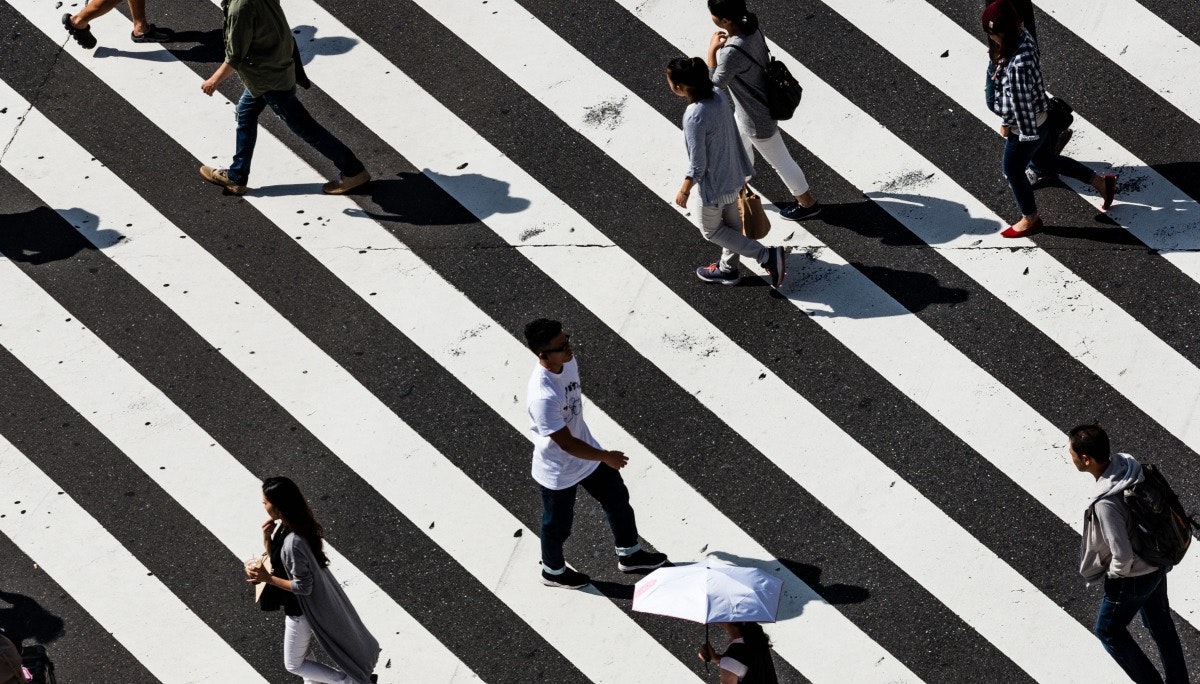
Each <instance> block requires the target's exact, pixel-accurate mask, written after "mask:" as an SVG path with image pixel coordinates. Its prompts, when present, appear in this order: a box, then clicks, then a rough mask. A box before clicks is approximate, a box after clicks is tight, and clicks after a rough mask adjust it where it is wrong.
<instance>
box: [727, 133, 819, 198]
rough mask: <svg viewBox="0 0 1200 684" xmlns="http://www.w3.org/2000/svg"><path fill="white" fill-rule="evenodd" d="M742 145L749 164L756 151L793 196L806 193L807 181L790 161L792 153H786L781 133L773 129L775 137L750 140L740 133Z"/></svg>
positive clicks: (798, 167) (797, 165)
mask: <svg viewBox="0 0 1200 684" xmlns="http://www.w3.org/2000/svg"><path fill="white" fill-rule="evenodd" d="M742 144H743V145H745V147H746V154H748V155H750V161H751V162H753V161H754V150H758V151H759V153H760V154H762V156H763V159H766V160H767V163H768V164H770V165H771V168H773V169H775V173H777V174H779V177H780V178H781V179H783V184H784V185H786V186H787V189H788V191H789V192H791V193H792V194H793V195H795V196H797V197H799V196H800V195H803V194H804V193H806V192H808V179H807V178H805V177H804V171H803V170H802V169H801V168H800V165H799V164H797V163H796V160H795V159H792V153H791V152H788V148H787V145H785V144H784V143H783V133H781V132H780V131H779V129H778V128H776V129H775V135H773V136H771V137H769V138H751V137H750V136H748V135H746V134H745V133H742Z"/></svg>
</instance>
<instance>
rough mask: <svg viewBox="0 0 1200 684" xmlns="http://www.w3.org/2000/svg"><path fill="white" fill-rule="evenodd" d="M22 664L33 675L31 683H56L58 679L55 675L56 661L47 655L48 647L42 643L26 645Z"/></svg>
mask: <svg viewBox="0 0 1200 684" xmlns="http://www.w3.org/2000/svg"><path fill="white" fill-rule="evenodd" d="M21 664H22V665H24V666H25V669H27V670H29V674H31V675H33V679H31V680H29V681H30V684H55V683H56V682H57V681H58V679H57V678H56V677H55V676H54V663H52V662H50V657H49V656H47V655H46V647H45V646H42V645H41V644H32V645H30V646H26V647H25V648H24V649H22V651H21Z"/></svg>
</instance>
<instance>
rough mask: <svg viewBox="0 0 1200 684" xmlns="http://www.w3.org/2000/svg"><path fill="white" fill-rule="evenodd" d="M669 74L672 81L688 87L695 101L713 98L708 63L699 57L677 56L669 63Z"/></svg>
mask: <svg viewBox="0 0 1200 684" xmlns="http://www.w3.org/2000/svg"><path fill="white" fill-rule="evenodd" d="M667 75H668V76H670V77H671V82H672V83H674V84H675V85H678V86H683V87H684V88H686V89H687V91H688V94H689V95H690V96H691V99H692V101H693V102H695V101H697V100H709V99H712V96H713V84H712V79H711V78H709V76H708V65H707V64H705V62H704V60H702V59H700V58H699V57H676V58H675V59H673V60H671V61H670V63H668V64H667Z"/></svg>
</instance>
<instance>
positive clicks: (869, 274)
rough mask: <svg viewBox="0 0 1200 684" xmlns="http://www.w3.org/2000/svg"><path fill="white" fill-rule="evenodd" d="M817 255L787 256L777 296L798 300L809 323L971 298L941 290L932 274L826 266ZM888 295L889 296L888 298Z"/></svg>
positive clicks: (958, 290)
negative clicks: (785, 275)
mask: <svg viewBox="0 0 1200 684" xmlns="http://www.w3.org/2000/svg"><path fill="white" fill-rule="evenodd" d="M819 257H820V253H819V251H817V252H812V251H805V252H800V253H796V252H793V253H791V254H790V255H788V273H791V274H794V275H790V276H788V278H787V281H786V283H785V285H784V289H783V292H782V294H783V295H785V296H787V297H788V298H789V299H793V300H798V301H802V302H803V304H802V307H803V309H804V311H805V313H807V314H808V315H809V316H812V317H814V318H854V319H867V318H884V317H888V316H907V315H909V314H910V313H917V312H920V311H923V310H925V309H926V308H928V307H930V306H938V305H946V306H954V305H956V304H962V303H963V302H965V301H967V299H968V297H970V292H968V291H967V290H964V289H962V288H958V287H943V286H942V285H940V284H939V283H938V279H937V278H936V277H934V276H933V275H931V274H928V273H921V272H919V271H905V270H901V269H894V268H888V267H886V266H867V265H863V264H845V263H829V262H826V261H821V260H820V258H819ZM864 276H865V277H866V278H867V279H868V280H870V281H871V282H872V283H874V284H875V285H876V286H878V287H879V288H881V289H882V290H883V292H882V293H879V294H878V295H874V294H872V293H871V292H870V291H869V290H870V288H864V287H863V282H862V278H863V277H864ZM889 295H890V296H889Z"/></svg>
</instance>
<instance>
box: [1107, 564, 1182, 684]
mask: <svg viewBox="0 0 1200 684" xmlns="http://www.w3.org/2000/svg"><path fill="white" fill-rule="evenodd" d="M1139 614H1140V615H1141V616H1142V624H1143V625H1145V627H1146V630H1147V631H1148V632H1150V637H1151V638H1152V639H1154V643H1155V645H1156V646H1158V656H1159V658H1161V659H1162V663H1163V669H1164V670H1165V671H1166V681H1167V684H1187V681H1188V673H1187V664H1186V663H1184V660H1183V647H1182V646H1180V644H1179V633H1178V632H1176V631H1175V621H1174V620H1172V619H1171V607H1170V605H1169V604H1168V603H1167V572H1166V570H1165V569H1162V568H1160V569H1158V570H1155V571H1154V572H1152V573H1150V574H1149V575H1142V576H1140V577H1122V578H1117V579H1113V578H1111V577H1105V578H1104V600H1103V601H1101V602H1100V614H1099V615H1097V616H1096V626H1095V627H1094V628H1093V631H1094V632H1095V633H1096V636H1097V637H1100V643H1102V644H1104V650H1106V651H1108V653H1109V655H1111V656H1112V657H1113V660H1116V661H1117V664H1118V665H1120V666H1121V667H1122V669H1124V670H1125V672H1126V674H1128V675H1129V677H1130V678H1131V679H1132V680H1133V681H1134V682H1137V684H1158V683H1160V682H1162V681H1163V678H1162V677H1160V676H1159V674H1158V670H1155V669H1154V664H1153V663H1151V662H1150V659H1149V658H1147V657H1146V654H1145V653H1143V652H1142V649H1141V648H1139V647H1138V645H1137V642H1136V641H1134V640H1133V637H1132V636H1130V635H1129V630H1128V626H1129V623H1130V622H1132V621H1133V616H1134V615H1139Z"/></svg>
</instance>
